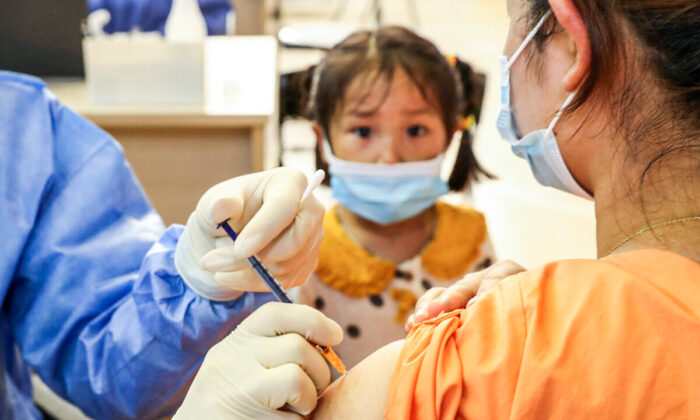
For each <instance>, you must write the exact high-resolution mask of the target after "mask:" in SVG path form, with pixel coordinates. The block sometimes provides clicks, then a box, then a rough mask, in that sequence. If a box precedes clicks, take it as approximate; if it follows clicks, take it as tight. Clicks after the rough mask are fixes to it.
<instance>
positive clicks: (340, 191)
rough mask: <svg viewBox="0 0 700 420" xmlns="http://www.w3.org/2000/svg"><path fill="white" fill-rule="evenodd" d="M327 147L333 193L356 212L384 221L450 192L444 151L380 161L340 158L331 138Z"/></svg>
mask: <svg viewBox="0 0 700 420" xmlns="http://www.w3.org/2000/svg"><path fill="white" fill-rule="evenodd" d="M323 150H324V153H325V157H326V160H327V161H328V172H329V173H330V174H331V189H332V190H333V197H335V198H336V199H337V200H338V201H339V202H340V204H342V205H343V206H345V208H347V209H348V210H350V211H351V212H353V213H355V214H356V215H358V216H360V217H362V218H364V219H367V220H371V221H373V222H375V223H378V224H380V225H388V224H391V223H396V222H399V221H401V220H405V219H408V218H411V217H413V216H415V215H417V214H419V213H420V212H422V211H423V210H425V209H427V208H428V207H430V206H432V205H433V204H435V201H437V199H438V197H440V196H442V195H444V194H447V193H448V192H449V187H448V186H447V183H445V181H443V180H442V178H440V168H441V166H442V161H443V160H444V158H445V156H444V154H441V155H439V156H437V157H436V158H434V159H431V160H426V161H419V162H405V163H395V164H378V163H363V162H351V161H347V160H342V159H338V158H337V157H335V156H334V155H333V152H332V151H331V147H330V145H329V144H328V142H327V141H324V143H323Z"/></svg>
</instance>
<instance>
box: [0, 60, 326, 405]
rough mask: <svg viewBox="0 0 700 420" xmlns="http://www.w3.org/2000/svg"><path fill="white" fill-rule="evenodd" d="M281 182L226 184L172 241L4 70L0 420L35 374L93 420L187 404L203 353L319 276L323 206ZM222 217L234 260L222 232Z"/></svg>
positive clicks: (55, 109)
mask: <svg viewBox="0 0 700 420" xmlns="http://www.w3.org/2000/svg"><path fill="white" fill-rule="evenodd" d="M305 187H306V179H305V177H304V176H303V175H302V174H301V173H299V172H297V171H294V170H291V169H277V170H273V171H268V172H262V173H257V174H251V175H246V176H243V177H239V178H234V179H231V180H228V181H225V182H223V183H221V184H219V185H216V186H214V187H213V188H211V189H210V190H209V191H208V192H207V193H206V194H205V195H204V196H203V197H202V199H201V200H200V202H199V204H198V205H197V208H196V210H195V211H194V212H193V213H192V215H191V216H190V218H189V220H188V222H187V226H186V227H183V226H171V227H169V228H167V229H166V228H165V226H164V225H163V223H162V221H161V219H160V217H159V216H158V214H157V213H156V212H155V211H154V209H153V208H152V207H151V205H150V203H149V202H148V199H147V198H146V196H145V195H144V192H143V190H142V188H141V187H140V185H139V183H138V181H137V180H136V178H135V177H134V174H133V172H132V171H131V169H130V167H129V165H128V163H127V162H126V161H125V160H124V156H123V153H122V149H121V147H120V146H119V144H118V143H117V142H116V141H114V139H112V138H111V137H110V136H109V135H108V134H107V133H105V132H104V131H102V130H100V129H99V128H97V127H96V126H95V125H93V124H92V123H90V122H88V121H87V120H85V119H84V118H82V117H80V116H78V115H76V114H75V113H74V112H72V111H71V110H69V109H67V108H66V107H65V106H63V105H61V103H59V102H58V101H57V100H56V98H55V97H54V96H52V94H51V93H50V92H49V91H48V90H47V89H46V86H45V85H44V84H43V83H42V82H41V81H40V80H38V79H35V78H32V77H28V76H22V75H18V74H15V73H8V72H0V302H1V303H2V315H0V353H1V354H0V418H1V419H32V418H39V417H40V414H39V412H38V411H37V409H36V408H35V407H34V406H33V404H32V397H31V393H32V390H31V385H30V377H29V374H30V370H34V371H35V372H36V373H37V374H38V375H39V376H40V377H41V378H42V379H43V381H44V382H46V384H48V385H49V387H51V388H52V389H53V390H54V391H55V392H56V393H57V394H58V395H60V396H61V397H63V398H65V399H67V400H69V401H71V402H72V403H74V404H76V405H77V406H79V407H80V408H81V409H82V410H83V411H84V412H85V414H87V415H88V416H90V417H94V418H98V419H109V418H152V417H162V416H167V415H170V414H172V413H173V412H174V411H175V409H176V408H177V407H178V406H179V405H180V403H181V401H182V399H183V398H184V394H185V392H186V390H187V387H188V386H189V382H190V381H191V379H192V377H193V375H194V374H195V372H196V370H197V368H198V367H199V365H200V363H201V361H202V359H203V357H204V355H205V353H206V352H207V350H208V349H209V348H210V347H211V346H212V345H214V344H215V343H216V342H218V341H220V340H221V339H222V338H223V337H225V336H226V335H227V334H228V333H229V332H231V330H233V329H234V328H235V327H236V325H237V324H238V323H239V322H240V321H241V320H242V319H243V318H245V317H246V316H247V315H248V314H249V313H250V312H252V311H253V310H254V309H255V308H256V307H258V306H259V305H261V304H263V303H265V302H266V301H268V300H271V297H270V295H269V294H267V293H253V292H250V291H264V290H265V288H264V285H263V284H262V283H261V282H260V281H259V280H258V278H257V277H256V276H255V274H254V272H253V271H251V270H250V269H249V268H247V265H246V264H245V263H244V262H245V260H244V258H245V257H247V256H249V255H251V254H253V253H256V254H257V255H258V256H259V257H260V258H261V259H262V260H263V262H265V263H266V264H267V265H268V267H269V268H270V269H271V271H272V272H273V273H274V274H275V275H276V276H277V277H278V278H279V279H280V280H281V281H282V282H283V283H284V284H285V286H286V287H291V286H293V285H296V284H299V283H301V282H303V281H304V280H306V279H307V278H308V276H309V275H310V273H311V272H312V271H313V269H314V267H315V265H316V262H317V260H316V258H317V250H318V244H319V243H320V239H321V226H320V221H321V220H322V215H323V206H322V205H321V204H320V203H319V202H318V201H317V200H315V199H313V198H312V199H309V200H305V201H304V203H302V204H301V205H300V204H299V200H300V197H301V195H302V193H303V190H304V188H305ZM227 218H230V219H231V220H230V223H231V225H232V226H233V227H234V229H237V230H238V231H239V232H240V238H239V241H238V242H237V243H236V246H233V244H232V242H231V241H230V240H229V239H228V238H227V237H222V234H223V232H221V231H220V230H217V229H216V224H217V222H221V221H223V220H225V219H227Z"/></svg>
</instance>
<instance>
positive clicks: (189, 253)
mask: <svg viewBox="0 0 700 420" xmlns="http://www.w3.org/2000/svg"><path fill="white" fill-rule="evenodd" d="M194 217H196V216H195V214H194V213H193V214H192V215H191V216H190V219H189V220H188V222H187V226H186V227H185V231H184V232H183V234H182V236H180V239H179V240H178V241H177V246H176V247H175V268H176V269H177V272H178V273H179V274H180V277H182V280H183V281H184V282H185V284H187V286H189V287H190V289H192V290H193V291H194V292H195V293H197V294H198V295H200V296H202V297H204V298H207V299H209V300H213V301H219V302H222V301H230V300H233V299H236V298H237V297H239V296H240V295H241V294H242V292H241V291H240V290H233V289H226V288H223V287H222V286H221V285H220V284H218V283H217V282H216V280H215V279H214V273H212V272H209V271H206V270H205V269H203V268H202V265H201V263H200V259H201V257H202V256H201V255H200V256H197V255H196V253H195V252H194V249H193V246H196V245H193V242H194V241H196V240H197V238H195V237H194V235H193V233H192V223H195V222H196V221H195V220H193V219H194Z"/></svg>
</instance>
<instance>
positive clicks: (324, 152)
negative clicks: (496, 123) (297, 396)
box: [297, 27, 494, 367]
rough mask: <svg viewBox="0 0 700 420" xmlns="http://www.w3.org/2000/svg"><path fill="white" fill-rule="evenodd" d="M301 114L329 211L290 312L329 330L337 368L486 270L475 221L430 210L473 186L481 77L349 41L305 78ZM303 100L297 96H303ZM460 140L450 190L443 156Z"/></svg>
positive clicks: (390, 38)
mask: <svg viewBox="0 0 700 420" xmlns="http://www.w3.org/2000/svg"><path fill="white" fill-rule="evenodd" d="M307 73H308V74H309V75H312V77H308V78H307V79H309V83H307V85H308V87H309V89H310V93H309V94H308V95H306V96H307V97H308V110H309V114H310V118H311V119H312V120H313V123H314V131H315V133H316V135H317V138H318V144H319V149H320V150H321V154H320V156H321V158H322V163H323V164H327V166H328V168H327V169H328V171H327V172H328V173H329V174H330V185H331V189H332V192H333V196H334V197H335V198H336V199H337V201H338V202H339V204H338V205H337V206H335V207H333V208H331V209H330V210H329V211H328V212H327V214H326V217H325V220H324V229H325V236H324V239H323V243H322V245H321V249H320V253H319V265H318V268H317V270H316V272H315V274H314V275H313V276H312V278H311V279H310V280H309V281H308V282H307V283H306V284H305V285H303V286H301V287H300V289H299V290H298V292H297V293H298V295H297V301H298V302H299V303H305V304H308V305H311V306H314V307H316V308H318V309H320V310H321V311H323V312H324V313H325V314H326V315H328V316H329V317H331V318H332V319H334V320H336V321H337V322H338V323H339V324H340V325H341V326H342V327H343V328H344V330H345V339H344V341H343V343H342V344H341V345H339V346H338V347H337V348H336V351H337V352H338V354H339V355H340V357H341V358H342V359H343V361H344V362H345V364H346V365H347V367H351V366H353V365H354V364H355V363H357V362H358V361H359V360H362V359H363V358H364V357H365V356H367V355H369V354H370V353H372V352H373V351H374V350H376V349H378V348H379V347H381V346H382V345H384V344H386V343H388V342H391V341H394V340H397V339H400V338H403V337H404V335H405V334H404V322H405V321H406V318H407V316H408V315H409V314H410V313H411V312H412V311H413V307H414V305H415V303H416V300H417V297H418V296H420V295H422V294H423V293H424V292H425V291H426V290H427V289H429V288H431V287H433V286H443V287H444V286H448V285H450V284H451V283H452V282H454V281H456V280H459V279H461V278H462V277H463V276H464V275H465V274H466V273H468V272H470V271H474V270H478V269H482V268H485V267H486V266H488V265H489V264H490V261H492V259H494V258H493V255H492V251H491V248H490V245H489V242H488V240H487V232H486V225H485V222H484V217H483V216H482V215H481V213H479V212H477V211H476V210H474V209H471V208H469V207H466V206H463V205H453V204H448V203H447V202H445V201H438V198H440V197H441V196H444V195H445V194H447V193H448V192H449V190H453V191H462V190H464V189H465V188H466V187H467V186H468V184H469V182H470V181H471V180H473V179H474V178H476V177H477V175H478V174H480V173H482V174H484V171H483V170H482V169H481V168H480V167H479V164H478V163H477V162H476V160H475V157H474V154H473V152H472V150H471V134H470V130H471V128H472V125H473V124H474V122H475V120H476V118H477V117H478V114H479V108H480V102H481V97H482V96H483V81H484V80H483V76H482V77H479V76H477V75H475V74H474V73H473V72H472V70H471V68H470V67H469V66H468V65H466V64H465V63H462V62H459V61H457V60H456V59H454V58H445V57H444V56H443V55H442V54H441V53H440V52H439V51H438V49H437V48H436V47H435V46H434V45H433V44H432V43H430V42H429V41H427V40H425V39H423V38H421V37H419V36H418V35H416V34H415V33H413V32H411V31H409V30H407V29H404V28H400V27H384V28H381V29H379V30H377V31H374V32H370V31H361V32H356V33H354V34H353V35H351V36H350V37H348V38H347V39H346V40H344V41H343V42H341V43H340V44H338V45H337V46H336V47H334V48H333V49H332V50H330V51H329V53H328V55H327V56H326V57H325V59H324V60H323V61H322V62H321V64H319V65H318V66H315V67H314V68H312V69H310V70H309V71H308V72H307ZM302 96H304V95H302ZM458 131H461V133H462V134H461V139H460V144H459V150H458V153H457V158H456V161H455V164H454V167H453V170H452V175H451V176H450V179H449V182H445V181H443V180H442V179H441V178H440V170H441V167H442V162H443V159H444V155H445V151H446V150H447V147H448V145H449V144H450V141H451V139H452V138H453V136H454V134H455V133H456V132H458Z"/></svg>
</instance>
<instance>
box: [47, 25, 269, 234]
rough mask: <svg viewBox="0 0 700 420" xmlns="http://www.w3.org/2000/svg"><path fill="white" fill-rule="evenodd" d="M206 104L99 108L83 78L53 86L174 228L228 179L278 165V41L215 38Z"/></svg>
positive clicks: (210, 45) (55, 82)
mask: <svg viewBox="0 0 700 420" xmlns="http://www.w3.org/2000/svg"><path fill="white" fill-rule="evenodd" d="M207 42H208V45H207V50H206V54H205V61H206V63H205V69H206V70H205V74H206V76H205V77H206V78H207V81H206V83H205V86H206V88H205V90H206V95H205V97H206V99H205V103H204V104H203V105H198V106H178V105H165V106H164V105H151V106H149V105H129V106H124V105H114V106H108V105H95V104H93V103H91V102H90V99H89V95H88V91H87V87H86V84H85V82H84V81H80V80H48V84H49V88H50V89H51V90H52V91H53V92H54V93H55V94H56V96H57V97H58V98H59V99H60V100H61V101H62V102H63V103H65V104H66V105H67V106H68V107H70V108H71V109H73V110H74V111H76V112H78V113H80V114H82V115H84V116H85V117H87V118H88V119H90V120H91V121H93V122H94V123H95V124H97V125H98V126H100V127H101V128H103V129H104V130H105V131H107V132H109V133H110V134H111V135H112V136H114V138H116V139H117V140H118V141H119V142H120V143H121V144H122V146H123V147H124V151H125V154H126V158H127V160H128V161H129V163H130V164H131V166H132V167H133V169H134V171H135V172H136V175H137V176H138V178H139V180H140V181H141V184H142V185H143V186H144V189H145V190H146V193H147V194H148V196H149V198H150V199H151V202H152V203H153V205H154V206H155V208H156V209H157V210H158V212H159V213H160V214H161V216H162V217H163V220H164V221H165V222H166V223H167V224H170V223H185V222H186V221H187V217H188V216H189V214H190V213H191V212H192V211H193V210H194V208H195V206H196V204H197V201H198V200H199V198H200V197H201V195H202V194H203V193H204V192H205V191H206V190H207V189H208V188H209V187H211V186H213V185H214V184H217V183H219V182H221V181H223V180H225V179H228V178H231V177H234V176H237V175H241V174H245V173H249V172H255V171H260V170H263V169H265V168H269V167H272V166H274V164H275V162H274V159H275V157H276V156H277V153H276V152H275V151H274V149H273V150H271V151H270V153H268V155H269V156H270V158H271V159H270V161H269V162H268V163H266V162H265V152H266V149H269V148H274V147H277V141H276V137H275V136H276V124H277V70H276V57H277V43H276V40H275V39H274V38H273V37H229V38H224V37H222V38H219V39H217V38H214V39H212V40H208V41H207Z"/></svg>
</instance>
